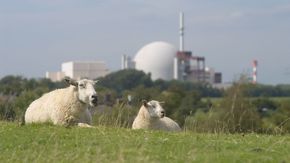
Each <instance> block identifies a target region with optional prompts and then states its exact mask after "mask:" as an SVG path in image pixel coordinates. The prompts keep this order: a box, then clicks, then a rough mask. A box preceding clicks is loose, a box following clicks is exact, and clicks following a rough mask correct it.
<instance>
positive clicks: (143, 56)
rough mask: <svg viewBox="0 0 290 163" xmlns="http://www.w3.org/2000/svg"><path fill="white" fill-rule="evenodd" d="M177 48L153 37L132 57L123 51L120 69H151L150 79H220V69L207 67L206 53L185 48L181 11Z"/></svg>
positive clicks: (145, 70)
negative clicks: (198, 54)
mask: <svg viewBox="0 0 290 163" xmlns="http://www.w3.org/2000/svg"><path fill="white" fill-rule="evenodd" d="M179 33H180V37H179V49H176V48H175V46H173V45H172V44H170V43H167V42H163V41H156V42H152V43H149V44H147V45H145V46H144V47H142V48H141V49H140V50H139V51H138V52H137V53H136V55H135V57H134V59H131V57H128V56H126V55H123V57H122V69H128V68H135V69H137V70H142V71H144V72H145V73H150V74H151V77H152V79H153V80H156V79H163V80H172V79H175V80H183V81H192V82H207V83H211V84H216V83H221V82H222V73H220V72H215V70H214V69H213V68H210V67H206V64H205V57H202V56H196V55H193V54H192V52H191V51H185V50H184V16H183V13H180V28H179Z"/></svg>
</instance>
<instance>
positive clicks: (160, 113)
mask: <svg viewBox="0 0 290 163" xmlns="http://www.w3.org/2000/svg"><path fill="white" fill-rule="evenodd" d="M142 102H143V106H144V107H145V108H146V110H147V111H148V113H149V115H150V117H151V118H163V117H164V116H165V111H164V109H163V108H162V106H161V105H160V103H161V102H158V101H155V100H151V101H149V102H147V101H146V100H143V101H142Z"/></svg>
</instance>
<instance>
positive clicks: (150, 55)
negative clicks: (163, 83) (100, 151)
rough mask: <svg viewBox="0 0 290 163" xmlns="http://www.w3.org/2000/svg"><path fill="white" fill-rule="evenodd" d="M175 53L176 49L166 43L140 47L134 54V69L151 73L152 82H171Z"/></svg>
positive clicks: (153, 43)
mask: <svg viewBox="0 0 290 163" xmlns="http://www.w3.org/2000/svg"><path fill="white" fill-rule="evenodd" d="M176 53H177V49H176V48H175V47H174V46H173V45H171V44H169V43H167V42H161V41H158V42H152V43H150V44H147V45H145V46H144V47H142V48H141V49H140V50H139V51H138V53H137V54H136V56H135V58H134V61H135V68H136V69H137V70H143V71H144V72H145V73H151V77H152V80H156V79H163V80H171V79H173V71H174V70H173V69H174V57H175V56H176Z"/></svg>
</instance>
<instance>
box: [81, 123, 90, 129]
mask: <svg viewBox="0 0 290 163" xmlns="http://www.w3.org/2000/svg"><path fill="white" fill-rule="evenodd" d="M78 126H79V127H86V128H93V126H91V125H89V124H86V123H78Z"/></svg>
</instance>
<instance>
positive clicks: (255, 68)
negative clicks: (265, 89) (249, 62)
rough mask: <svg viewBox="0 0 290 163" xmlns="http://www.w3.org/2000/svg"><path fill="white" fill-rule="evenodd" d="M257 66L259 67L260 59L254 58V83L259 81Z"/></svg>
mask: <svg viewBox="0 0 290 163" xmlns="http://www.w3.org/2000/svg"><path fill="white" fill-rule="evenodd" d="M257 67H258V61H257V60H253V81H252V82H253V84H256V83H257Z"/></svg>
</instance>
